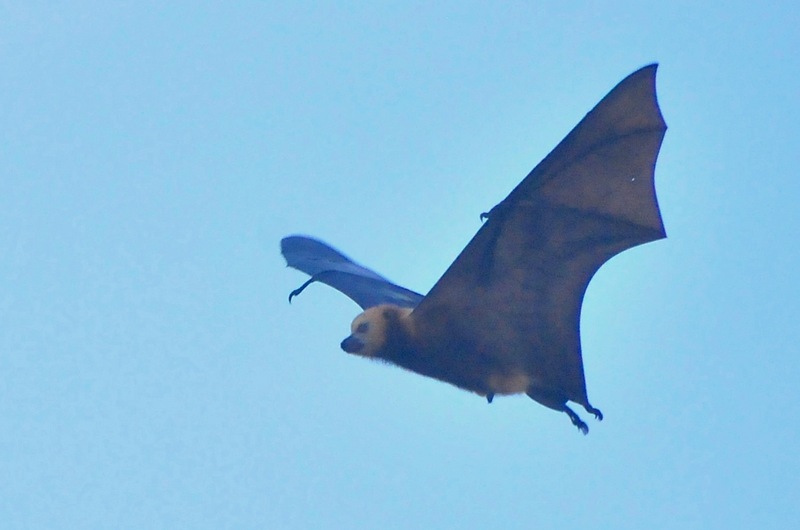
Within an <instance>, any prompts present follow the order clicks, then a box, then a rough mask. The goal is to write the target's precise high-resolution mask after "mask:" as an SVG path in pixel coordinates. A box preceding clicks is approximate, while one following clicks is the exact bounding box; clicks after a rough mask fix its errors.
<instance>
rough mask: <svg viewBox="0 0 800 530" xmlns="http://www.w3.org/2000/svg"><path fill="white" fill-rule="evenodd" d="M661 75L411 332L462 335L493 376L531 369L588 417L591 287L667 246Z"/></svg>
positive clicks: (529, 191)
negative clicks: (634, 255) (634, 254)
mask: <svg viewBox="0 0 800 530" xmlns="http://www.w3.org/2000/svg"><path fill="white" fill-rule="evenodd" d="M655 74H656V65H650V66H647V67H645V68H642V69H641V70H638V71H637V72H634V73H633V74H631V75H630V76H628V77H627V78H626V79H624V80H623V81H622V82H621V83H620V84H619V85H617V86H616V87H615V88H614V89H613V90H612V91H611V92H610V93H609V94H608V95H607V96H606V97H605V98H603V100H602V101H600V103H598V105H597V106H596V107H595V108H594V109H593V110H592V111H591V112H589V114H587V115H586V116H585V117H584V119H583V120H582V121H581V122H580V123H579V124H578V125H577V126H576V127H575V129H573V130H572V132H570V133H569V134H568V135H567V137H566V138H565V139H564V140H563V141H562V142H561V143H560V144H559V145H558V146H557V147H556V148H555V149H554V150H553V151H552V152H551V153H550V154H549V155H547V157H546V158H545V159H544V160H543V161H542V162H541V163H540V164H539V165H538V166H536V167H535V168H534V169H533V171H531V172H530V174H528V176H527V177H526V178H525V179H524V180H523V181H522V182H521V183H520V184H519V185H518V186H517V187H516V188H515V189H514V190H513V191H512V192H511V194H510V195H509V196H508V197H507V198H506V199H505V200H503V201H502V202H501V203H500V204H498V205H497V206H495V208H493V209H492V210H491V212H490V213H489V216H488V220H487V221H486V222H485V223H484V224H483V226H482V227H481V228H480V230H479V231H478V233H477V234H476V235H475V237H474V238H473V239H472V241H470V243H469V244H468V245H467V246H466V248H465V249H464V250H463V251H462V252H461V254H460V255H459V256H458V258H457V259H456V260H455V262H454V263H453V264H452V265H451V266H450V268H449V269H448V270H447V272H445V274H444V275H443V276H442V277H441V279H440V280H439V281H438V282H437V283H436V285H434V287H433V289H432V290H431V291H430V293H428V295H427V296H426V297H425V299H424V300H423V301H422V303H420V305H419V307H417V309H415V310H414V312H413V313H412V316H413V318H414V322H415V325H417V326H422V327H426V326H429V325H430V326H433V325H435V326H438V327H442V326H444V327H446V328H447V329H450V330H454V331H455V332H456V333H457V334H458V336H459V337H460V338H461V339H463V341H462V344H465V345H470V346H471V347H473V348H475V349H476V350H477V351H478V352H479V353H480V354H481V355H486V356H490V357H492V358H494V362H493V363H492V365H493V366H507V367H511V368H514V369H518V368H523V367H524V371H525V372H526V373H527V374H528V375H530V377H531V380H532V381H533V382H534V384H536V385H538V386H539V387H541V389H544V390H545V391H547V392H550V393H551V394H552V395H553V396H554V397H556V398H558V397H559V396H560V397H561V398H563V399H569V400H571V401H575V402H577V403H580V404H582V405H585V406H586V405H588V399H587V396H586V386H585V382H584V375H583V363H582V360H581V348H580V331H579V323H580V310H581V303H582V301H583V296H584V293H585V291H586V287H587V285H588V283H589V280H590V279H591V278H592V276H593V275H594V273H595V272H596V271H597V269H599V268H600V266H601V265H602V264H603V263H605V262H606V261H607V260H608V259H610V258H611V257H613V256H614V255H616V254H618V253H620V252H622V251H623V250H625V249H628V248H631V247H633V246H636V245H640V244H642V243H646V242H648V241H653V240H656V239H661V238H663V237H666V234H665V232H664V226H663V224H662V222H661V215H660V213H659V209H658V204H657V202H656V195H655V186H654V168H655V162H656V157H657V156H658V151H659V148H660V146H661V141H662V139H663V137H664V133H665V131H666V124H665V123H664V120H663V118H662V116H661V112H660V111H659V108H658V103H657V101H656V93H655ZM420 333H422V334H424V336H434V337H435V336H436V332H435V330H433V329H430V328H428V329H424V330H423V329H421V331H420ZM515 367H516V368H515Z"/></svg>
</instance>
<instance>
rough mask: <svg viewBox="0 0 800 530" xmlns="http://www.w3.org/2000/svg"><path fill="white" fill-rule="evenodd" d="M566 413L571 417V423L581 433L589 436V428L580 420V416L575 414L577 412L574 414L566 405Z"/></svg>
mask: <svg viewBox="0 0 800 530" xmlns="http://www.w3.org/2000/svg"><path fill="white" fill-rule="evenodd" d="M564 412H566V413H567V416H569V419H570V421H572V424H573V425H574V426H575V427H577V428H578V430H579V431H581V432H582V433H583V434H584V435H587V434H589V426H588V425H586V423H585V422H584V421H583V420H582V419H581V418H580V416H578V415H577V414H575V412H573V411H572V409H571V408H569V407H568V406H566V405H564Z"/></svg>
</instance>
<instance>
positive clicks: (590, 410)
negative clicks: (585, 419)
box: [583, 405, 603, 421]
mask: <svg viewBox="0 0 800 530" xmlns="http://www.w3.org/2000/svg"><path fill="white" fill-rule="evenodd" d="M583 408H585V409H586V412H588V413H589V414H592V415H594V417H595V419H597V421H603V413H602V412H600V409H596V408H594V407H593V406H591V405H586V406H585V407H583Z"/></svg>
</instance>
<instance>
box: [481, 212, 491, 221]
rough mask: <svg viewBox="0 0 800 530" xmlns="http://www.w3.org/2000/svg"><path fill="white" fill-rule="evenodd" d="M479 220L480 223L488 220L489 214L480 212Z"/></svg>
mask: <svg viewBox="0 0 800 530" xmlns="http://www.w3.org/2000/svg"><path fill="white" fill-rule="evenodd" d="M480 218H481V222H484V221H485V220H487V219H488V218H489V212H482V213H481V215H480Z"/></svg>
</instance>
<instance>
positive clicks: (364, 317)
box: [341, 304, 411, 357]
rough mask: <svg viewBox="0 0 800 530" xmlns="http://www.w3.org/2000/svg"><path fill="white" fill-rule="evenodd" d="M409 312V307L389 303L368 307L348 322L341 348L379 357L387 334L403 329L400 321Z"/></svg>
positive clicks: (354, 352) (366, 355) (385, 342)
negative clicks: (348, 334) (346, 333)
mask: <svg viewBox="0 0 800 530" xmlns="http://www.w3.org/2000/svg"><path fill="white" fill-rule="evenodd" d="M410 313H411V309H409V308H405V307H398V306H393V305H389V304H383V305H379V306H375V307H370V308H369V309H367V310H366V311H364V312H363V313H361V314H360V315H358V316H357V317H356V318H355V319H354V320H353V323H352V324H350V336H349V337H347V338H346V339H344V340H343V341H342V344H341V346H342V349H343V350H344V351H346V352H347V353H353V354H355V355H361V356H362V357H380V356H381V355H380V353H381V352H382V351H383V350H384V349H385V347H386V345H387V341H388V340H389V339H388V338H389V336H390V335H392V336H394V335H395V333H396V332H397V331H398V330H400V331H403V330H404V329H403V327H402V324H401V322H400V321H401V320H404V319H405V317H407V316H408V315H409V314H410Z"/></svg>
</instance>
